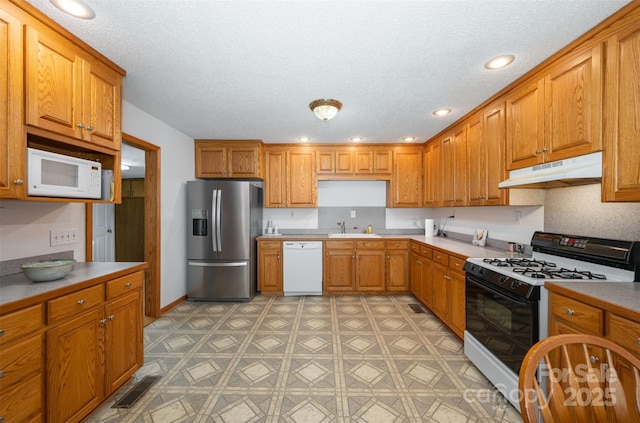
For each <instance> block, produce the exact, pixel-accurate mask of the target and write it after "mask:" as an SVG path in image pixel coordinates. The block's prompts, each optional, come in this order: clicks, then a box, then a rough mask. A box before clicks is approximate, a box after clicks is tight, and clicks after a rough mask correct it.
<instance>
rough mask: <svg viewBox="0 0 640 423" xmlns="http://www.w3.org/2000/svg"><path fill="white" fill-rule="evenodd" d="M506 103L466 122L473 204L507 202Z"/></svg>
mask: <svg viewBox="0 0 640 423" xmlns="http://www.w3.org/2000/svg"><path fill="white" fill-rule="evenodd" d="M504 126H505V112H504V104H503V103H501V104H499V105H497V106H494V107H489V108H487V109H485V110H483V111H482V112H480V113H478V114H476V115H475V116H473V117H471V118H470V119H469V120H468V121H467V186H468V204H469V205H470V206H487V205H491V206H499V205H507V202H508V192H509V190H508V189H499V188H498V184H499V183H500V182H502V181H503V180H505V179H506V177H507V176H506V171H505V168H504V157H505V137H504V133H505V131H504Z"/></svg>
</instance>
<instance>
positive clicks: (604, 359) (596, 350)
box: [518, 334, 640, 423]
mask: <svg viewBox="0 0 640 423" xmlns="http://www.w3.org/2000/svg"><path fill="white" fill-rule="evenodd" d="M639 369H640V360H639V359H638V358H636V357H634V356H633V354H631V353H630V352H629V351H627V350H625V349H624V348H622V347H620V346H619V345H617V344H615V343H613V342H611V341H609V340H608V339H605V338H602V337H599V336H592V335H578V334H566V335H555V336H551V337H549V338H546V339H543V340H542V341H539V342H538V343H536V344H535V345H534V346H533V347H531V349H530V350H529V352H528V353H527V355H526V356H525V357H524V361H523V362H522V367H521V368H520V378H519V383H518V385H519V388H520V390H519V394H520V398H519V401H520V410H521V411H522V418H523V421H524V423H530V422H531V423H538V422H539V420H538V411H539V412H540V415H541V416H542V421H543V422H544V423H550V422H557V423H565V422H575V423H578V422H597V423H599V422H603V423H604V422H607V421H609V422H618V423H623V422H624V423H626V422H629V423H631V422H636V423H637V422H640V375H639ZM537 372H538V373H539V374H542V375H543V376H547V378H548V383H547V384H545V383H544V382H543V383H542V385H543V386H544V387H545V388H547V391H548V392H545V390H544V389H543V388H541V386H540V385H539V384H538V381H537V379H536V373H537Z"/></svg>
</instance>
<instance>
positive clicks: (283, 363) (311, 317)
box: [86, 296, 522, 423]
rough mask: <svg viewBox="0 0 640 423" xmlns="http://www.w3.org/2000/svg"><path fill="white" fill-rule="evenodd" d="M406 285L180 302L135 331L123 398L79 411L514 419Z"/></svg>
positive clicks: (99, 418) (231, 421) (216, 417)
mask: <svg viewBox="0 0 640 423" xmlns="http://www.w3.org/2000/svg"><path fill="white" fill-rule="evenodd" d="M416 302H417V301H416V300H415V299H414V298H413V297H410V296H397V297H256V298H255V299H254V300H253V301H251V302H249V303H191V302H186V303H183V304H181V305H180V306H178V307H177V308H175V309H174V310H172V311H171V312H169V313H167V314H165V315H164V316H163V317H161V318H160V319H158V320H156V321H155V322H154V323H152V324H151V325H149V326H147V327H146V328H145V331H144V337H145V365H144V367H143V368H142V369H140V371H138V372H137V373H136V376H135V378H134V379H135V380H134V381H132V382H131V383H134V382H136V381H138V380H139V379H141V378H142V377H143V376H146V375H162V377H161V379H160V380H159V381H158V382H157V383H156V384H155V385H154V386H153V387H152V388H151V389H150V390H149V392H147V394H146V395H145V396H144V397H143V398H142V399H140V401H139V402H138V403H137V404H136V405H135V406H134V407H132V408H130V409H113V408H111V406H112V405H113V403H114V402H115V401H117V400H118V399H119V397H120V396H122V395H124V393H126V392H127V391H128V390H129V388H130V387H131V384H129V385H127V386H125V387H124V388H122V389H121V390H120V391H119V392H118V393H116V394H115V395H114V396H113V397H112V398H111V399H110V400H108V401H107V402H106V403H105V404H104V405H103V406H102V407H101V408H100V409H98V410H97V411H96V412H94V413H93V414H92V415H90V416H89V417H88V418H87V420H86V421H87V422H90V423H97V422H140V423H142V422H144V423H169V422H172V423H173V422H193V423H205V422H226V423H244V422H296V423H302V422H305V423H306V422H309V423H325V422H363V423H374V422H375V423H386V422H447V423H458V422H496V421H498V422H521V421H522V419H521V417H520V415H519V414H518V412H517V411H516V410H515V409H514V408H513V407H511V405H510V404H509V403H508V402H506V400H505V399H504V398H503V397H502V396H501V395H500V394H499V393H497V392H496V391H495V390H494V389H493V388H492V387H491V384H490V383H489V382H488V381H487V380H486V379H485V378H484V376H483V375H482V374H480V373H479V372H478V371H477V370H476V368H475V367H474V366H473V365H472V364H471V363H470V362H469V361H468V360H467V359H466V358H465V356H464V354H463V352H462V343H461V342H460V341H459V340H458V339H457V338H456V337H455V336H454V335H452V334H451V333H450V332H449V331H448V330H447V329H446V328H445V327H444V326H443V324H442V323H441V322H440V321H439V320H438V319H437V318H436V317H434V316H433V315H431V314H430V313H429V312H427V313H414V312H413V311H412V310H411V308H409V307H408V304H409V303H416Z"/></svg>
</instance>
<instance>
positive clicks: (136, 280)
mask: <svg viewBox="0 0 640 423" xmlns="http://www.w3.org/2000/svg"><path fill="white" fill-rule="evenodd" d="M142 280H143V273H142V272H136V273H133V274H131V275H127V276H123V277H121V278H118V279H114V280H112V281H109V282H107V300H111V299H114V298H116V297H119V296H120V295H122V294H125V293H127V292H132V291H135V290H137V289H142Z"/></svg>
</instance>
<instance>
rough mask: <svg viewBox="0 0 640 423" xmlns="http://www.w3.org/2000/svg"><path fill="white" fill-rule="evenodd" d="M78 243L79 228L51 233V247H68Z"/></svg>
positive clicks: (57, 230)
mask: <svg viewBox="0 0 640 423" xmlns="http://www.w3.org/2000/svg"><path fill="white" fill-rule="evenodd" d="M75 242H78V228H70V229H56V230H51V231H49V246H51V247H57V246H58V245H67V244H73V243H75Z"/></svg>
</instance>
